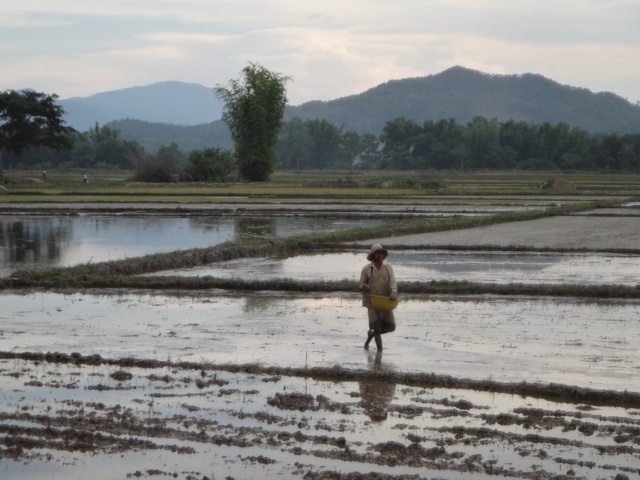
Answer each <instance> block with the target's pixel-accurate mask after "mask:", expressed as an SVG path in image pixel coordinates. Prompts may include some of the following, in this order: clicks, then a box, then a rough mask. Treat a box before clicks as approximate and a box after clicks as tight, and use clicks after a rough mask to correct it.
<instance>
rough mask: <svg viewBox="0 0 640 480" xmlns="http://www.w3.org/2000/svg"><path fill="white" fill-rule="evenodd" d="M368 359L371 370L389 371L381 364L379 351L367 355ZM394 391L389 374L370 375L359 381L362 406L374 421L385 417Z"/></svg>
mask: <svg viewBox="0 0 640 480" xmlns="http://www.w3.org/2000/svg"><path fill="white" fill-rule="evenodd" d="M368 361H369V367H370V368H371V371H372V372H376V373H378V372H384V371H387V372H391V370H389V369H387V368H385V366H384V365H383V364H382V352H381V351H378V352H377V353H376V354H375V355H369V359H368ZM391 373H393V372H391ZM395 393H396V382H395V381H394V380H393V377H392V376H391V375H389V376H378V375H372V376H371V377H370V378H368V379H366V380H362V381H361V382H360V396H361V397H362V406H363V407H364V411H365V412H366V413H367V415H369V418H371V420H373V421H374V422H381V421H383V420H386V419H387V410H388V406H389V403H391V401H392V400H393V396H394V395H395Z"/></svg>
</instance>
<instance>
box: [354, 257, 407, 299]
mask: <svg viewBox="0 0 640 480" xmlns="http://www.w3.org/2000/svg"><path fill="white" fill-rule="evenodd" d="M362 285H369V288H370V290H369V292H366V291H364V290H363V292H364V293H363V295H362V306H363V307H367V308H373V307H372V306H371V299H370V298H369V295H368V294H369V293H373V294H374V295H382V296H383V297H388V296H389V295H391V294H392V293H394V294H396V295H397V294H398V283H397V282H396V276H395V274H394V273H393V267H392V266H391V265H388V264H386V263H383V264H382V267H380V270H378V269H376V267H375V265H374V264H373V262H372V263H369V264H368V265H365V266H364V267H363V268H362V271H361V272H360V286H362Z"/></svg>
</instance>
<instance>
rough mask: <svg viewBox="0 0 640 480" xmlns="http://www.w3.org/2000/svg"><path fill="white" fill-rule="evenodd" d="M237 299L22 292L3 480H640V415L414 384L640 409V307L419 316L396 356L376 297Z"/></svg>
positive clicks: (457, 309) (570, 306)
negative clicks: (571, 395)
mask: <svg viewBox="0 0 640 480" xmlns="http://www.w3.org/2000/svg"><path fill="white" fill-rule="evenodd" d="M223 293H224V292H217V291H212V292H203V293H200V294H197V295H194V294H182V295H162V294H151V293H144V292H126V293H124V292H123V293H118V292H111V293H109V294H105V293H72V294H65V293H54V292H31V293H28V294H24V293H5V294H4V295H3V306H5V305H6V308H3V311H2V313H1V314H0V325H2V331H1V332H0V352H4V353H3V354H2V355H0V357H1V358H2V360H0V379H1V384H2V391H1V392H0V394H1V395H2V399H3V401H2V407H1V408H2V410H1V412H0V418H1V419H2V421H1V422H0V431H2V432H3V436H4V439H5V444H4V447H3V448H2V449H0V474H2V478H9V479H11V478H20V479H23V478H43V477H42V475H43V473H44V472H46V478H53V479H58V478H59V479H62V478H64V479H70V478H78V479H79V478H86V477H87V476H89V475H90V476H91V477H92V478H94V479H96V480H101V479H105V480H106V479H110V478H164V477H170V478H184V479H187V478H191V479H202V478H204V477H205V476H207V477H208V478H338V477H333V476H330V474H329V473H328V472H334V474H336V473H339V474H342V475H350V474H352V475H355V473H356V472H360V473H367V472H376V473H377V474H379V475H386V476H382V477H377V478H451V479H454V478H489V477H490V476H492V477H495V476H498V477H508V478H555V477H558V476H561V475H569V476H573V477H575V478H613V477H614V476H615V475H616V474H627V475H632V476H635V475H636V474H640V447H638V442H640V439H639V438H638V434H637V432H638V431H639V430H640V402H639V403H638V404H637V405H635V406H631V407H630V406H628V405H626V406H624V408H623V407H622V406H620V405H616V404H615V403H616V402H615V401H614V402H613V404H610V405H607V404H606V402H605V404H601V405H598V404H596V403H594V404H591V405H590V404H589V403H588V402H587V401H586V398H585V401H584V402H577V403H574V402H567V401H566V400H563V401H552V400H549V399H544V398H540V397H538V396H536V395H535V394H534V395H532V396H527V395H518V394H505V393H496V392H483V391H479V390H475V389H473V388H433V387H425V386H420V385H416V384H415V382H406V381H404V378H405V377H404V375H406V374H407V373H415V374H419V375H422V374H424V375H425V376H426V377H429V376H430V375H445V376H447V377H448V376H451V377H452V378H459V379H460V378H467V379H471V380H475V381H479V382H482V381H491V382H499V383H500V382H502V383H504V384H509V383H511V382H515V383H516V384H522V382H525V383H528V384H532V385H533V384H556V385H567V386H573V387H574V388H587V389H594V390H597V391H606V390H613V391H617V392H622V391H631V392H634V391H635V392H638V391H640V384H639V383H638V381H637V376H638V369H639V368H640V353H639V352H638V349H637V348H636V346H637V344H638V342H639V341H640V338H639V337H640V318H639V317H640V309H639V308H638V307H639V306H640V305H639V304H638V303H637V302H633V301H625V302H622V301H616V302H582V301H571V300H566V299H562V300H561V299H537V298H518V299H513V298H500V297H479V298H466V299H460V298H457V297H456V298H454V297H451V298H449V297H439V298H419V297H414V298H406V299H405V300H404V301H403V302H402V303H401V305H400V307H398V310H397V320H398V329H397V331H396V332H395V333H393V334H389V335H386V336H385V337H384V341H385V349H384V350H382V351H380V352H378V351H376V350H375V349H372V350H370V351H367V350H365V349H363V348H362V342H363V341H364V335H365V331H366V325H365V323H366V321H365V318H366V312H365V311H364V309H363V308H362V307H361V306H360V304H359V298H358V296H357V295H352V294H345V295H332V296H316V295H314V296H308V295H306V296H301V295H296V296H291V295H290V294H286V295H284V294H281V295H277V294H273V293H270V294H268V295H267V294H264V295H261V294H255V295H245V296H234V295H224V294H223ZM19 352H32V356H30V357H29V356H20V355H19V354H18V353H19ZM47 352H58V353H52V354H50V355H45V354H46V353H47ZM74 352H78V353H74ZM13 354H16V355H13ZM107 359H113V361H109V362H107V361H106V360H107ZM132 359H137V360H140V362H139V365H136V366H133V364H132V361H133V360H132ZM182 362H188V363H187V364H186V366H183V364H182ZM140 365H142V366H140ZM305 372H306V373H305ZM348 372H350V373H348ZM343 374H344V375H343ZM327 377H329V378H327ZM418 383H419V382H418ZM612 397H615V395H613V396H612ZM100 472H103V473H100ZM402 475H413V477H401V476H402ZM341 478H342V477H341ZM344 478H361V477H344ZM362 478H363V477H362ZM372 478H373V477H372ZM618 478H623V477H618Z"/></svg>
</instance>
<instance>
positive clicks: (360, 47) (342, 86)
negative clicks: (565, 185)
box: [0, 0, 640, 105]
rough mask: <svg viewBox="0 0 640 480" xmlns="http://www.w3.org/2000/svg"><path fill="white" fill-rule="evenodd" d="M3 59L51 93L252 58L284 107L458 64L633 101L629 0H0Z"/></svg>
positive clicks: (8, 76) (634, 46)
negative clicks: (276, 77) (275, 78)
mask: <svg viewBox="0 0 640 480" xmlns="http://www.w3.org/2000/svg"><path fill="white" fill-rule="evenodd" d="M0 52H1V60H2V63H1V65H2V68H1V70H0V71H1V73H0V90H6V89H20V88H27V87H28V88H33V89H36V90H38V91H43V92H46V93H56V94H58V95H59V96H60V97H61V98H69V97H74V96H88V95H91V94H93V93H98V92H103V91H109V90H117V89H120V88H126V87H132V86H140V85H148V84H150V83H155V82H160V81H165V80H179V81H183V82H193V83H200V84H202V85H205V86H208V87H215V86H216V85H218V84H226V83H227V82H228V81H229V80H230V79H237V78H239V77H240V71H241V70H242V68H243V67H245V66H246V65H247V64H248V62H253V63H258V64H260V65H262V66H264V67H266V68H267V69H269V70H271V71H274V72H278V73H280V74H282V75H286V76H290V77H292V79H293V80H292V82H291V83H289V84H288V98H289V103H290V104H292V105H298V104H300V103H303V102H306V101H309V100H332V99H335V98H339V97H343V96H346V95H351V94H357V93H361V92H363V91H365V90H367V89H368V88H371V87H374V86H376V85H379V84H380V83H383V82H385V81H388V80H393V79H401V78H407V77H418V76H425V75H431V74H435V73H439V72H441V71H443V70H446V69H447V68H449V67H452V66H455V65H461V66H464V67H467V68H472V69H475V70H479V71H482V72H486V73H493V74H522V73H529V72H531V73H537V74H541V75H543V76H545V77H548V78H550V79H552V80H555V81H557V82H559V83H561V84H566V85H572V86H575V87H583V88H588V89H589V90H592V91H594V92H600V91H609V92H613V93H616V94H618V95H620V96H622V97H624V98H626V99H627V100H629V101H631V102H632V103H636V102H638V101H640V1H639V0H396V1H395V2H392V1H390V0H321V1H307V0H251V1H249V0H109V1H104V0H99V1H95V0H2V2H0Z"/></svg>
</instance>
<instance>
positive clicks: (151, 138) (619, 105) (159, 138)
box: [59, 67, 640, 151]
mask: <svg viewBox="0 0 640 480" xmlns="http://www.w3.org/2000/svg"><path fill="white" fill-rule="evenodd" d="M59 103H60V104H61V105H62V106H63V108H64V109H65V110H66V111H67V112H68V116H67V123H68V124H70V125H71V126H73V127H74V128H76V129H78V130H81V131H84V130H86V129H88V128H89V127H92V126H93V125H94V124H95V123H96V122H98V123H99V124H101V125H109V126H113V128H117V129H119V130H120V131H121V132H122V137H123V138H125V139H129V140H136V141H138V142H140V143H141V144H142V145H144V146H145V147H146V148H150V149H151V150H155V149H156V148H157V147H158V146H160V145H168V144H170V143H171V142H176V143H177V144H178V145H179V146H180V148H181V149H183V150H185V151H189V150H192V149H194V148H203V147H220V148H230V146H231V139H230V136H229V133H228V129H226V125H225V124H224V123H223V122H222V121H220V120H219V119H220V118H221V114H222V104H221V102H220V101H219V100H218V98H217V97H216V95H215V94H214V92H213V89H212V88H209V87H204V86H202V85H197V84H186V83H181V82H162V83H156V84H152V85H148V86H146V87H134V88H129V89H124V90H116V91H113V92H105V93H99V94H96V95H92V96H90V97H86V98H70V99H67V100H61V101H60V102H59ZM294 116H298V117H301V118H303V119H324V120H328V121H330V122H332V123H334V124H336V125H338V126H341V127H343V128H344V129H345V130H347V131H355V132H358V133H374V134H378V133H380V132H381V131H382V128H383V127H384V125H385V124H386V122H388V121H390V120H393V119H395V118H398V117H405V118H408V119H411V120H414V121H415V122H416V123H418V124H422V123H423V122H424V121H426V120H440V119H443V118H444V119H448V118H453V119H455V120H456V121H457V122H458V123H460V124H466V123H467V122H469V121H471V120H472V119H473V118H474V117H476V116H482V117H485V118H488V119H493V118H496V119H498V120H499V121H501V122H504V121H507V120H510V119H512V120H516V121H524V122H527V123H531V124H540V123H544V122H548V123H551V124H557V123H566V124H568V125H571V126H574V127H579V128H583V129H585V130H588V131H590V132H593V133H611V132H618V133H640V105H633V104H632V103H630V102H629V101H627V100H625V99H624V98H622V97H620V96H618V95H615V94H613V93H608V92H600V93H594V92H591V91H590V90H587V89H585V88H578V87H572V86H568V85H561V84H559V83H557V82H555V81H553V80H550V79H548V78H545V77H543V76H541V75H536V74H524V75H489V74H485V73H482V72H478V71H475V70H470V69H467V68H463V67H452V68H450V69H448V70H445V71H443V72H441V73H438V74H434V75H428V76H424V77H416V78H406V79H401V80H390V81H388V82H386V83H384V84H381V85H378V86H377V87H374V88H371V89H369V90H367V91H365V92H363V93H360V94H355V95H351V96H348V97H343V98H338V99H336V100H331V101H311V102H306V103H304V104H301V105H299V106H288V107H287V110H286V112H285V120H289V119H291V118H293V117H294ZM124 119H127V120H124Z"/></svg>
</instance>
